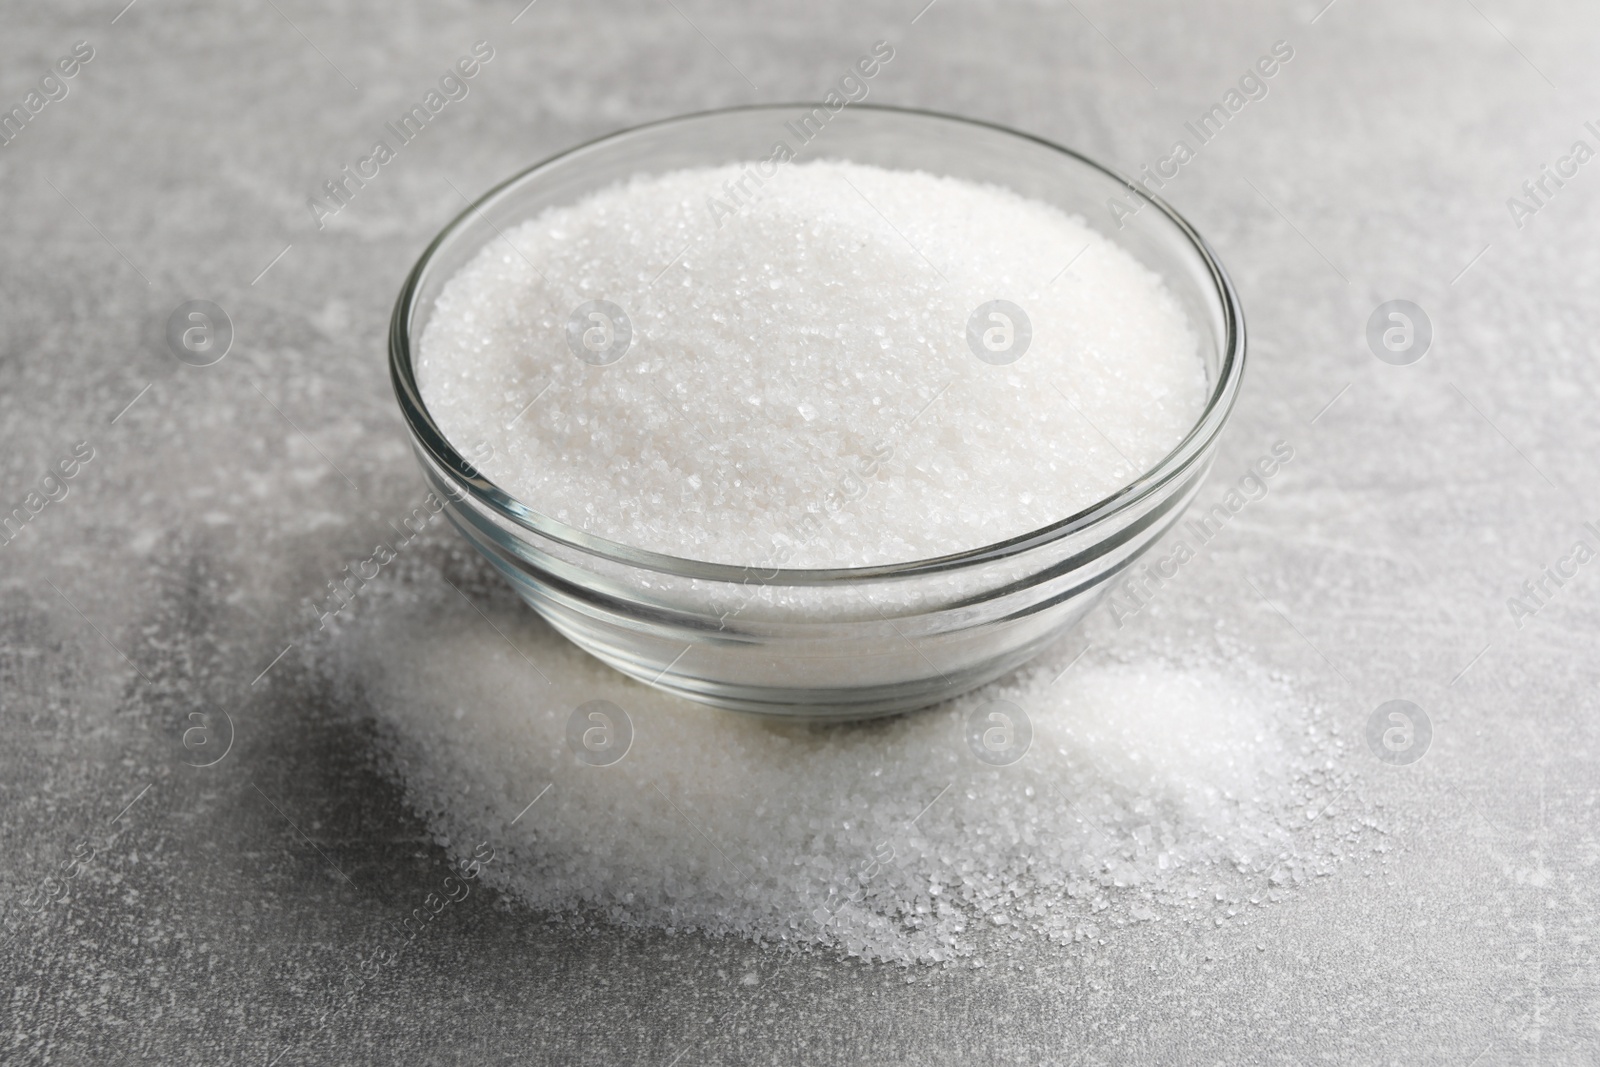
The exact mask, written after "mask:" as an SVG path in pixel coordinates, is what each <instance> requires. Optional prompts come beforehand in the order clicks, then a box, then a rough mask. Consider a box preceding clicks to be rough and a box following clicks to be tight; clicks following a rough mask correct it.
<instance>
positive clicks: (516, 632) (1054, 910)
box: [330, 561, 1374, 963]
mask: <svg viewBox="0 0 1600 1067" xmlns="http://www.w3.org/2000/svg"><path fill="white" fill-rule="evenodd" d="M414 562H415V561H414ZM408 570H413V571H414V572H415V573H413V574H411V575H409V576H404V577H402V579H401V581H400V583H399V584H398V585H396V586H394V587H392V588H391V589H389V590H386V591H384V592H383V593H381V594H378V595H377V596H375V597H374V598H373V600H372V601H371V602H370V603H368V604H367V605H365V606H364V612H365V613H364V614H363V615H361V616H359V617H358V618H356V619H355V620H353V621H352V622H350V623H348V624H343V623H342V624H341V626H340V628H339V630H338V631H337V637H336V639H335V641H334V642H333V644H332V645H331V647H330V655H332V657H333V662H332V663H331V664H330V676H332V677H336V678H339V679H345V680H352V679H358V680H359V684H360V686H361V687H362V695H363V702H364V703H365V705H366V706H368V707H370V708H372V709H374V714H376V715H377V716H378V719H379V721H380V723H381V724H382V732H383V734H384V736H385V737H386V738H387V739H388V743H389V745H390V746H392V747H391V748H390V751H392V753H393V755H394V765H395V767H396V768H397V769H398V773H399V775H400V777H401V779H402V780H403V783H404V788H405V790H406V794H407V797H408V801H409V803H410V804H411V805H412V806H413V807H414V809H415V810H417V811H418V812H419V813H421V814H422V816H423V817H424V818H425V819H426V821H427V823H428V825H429V827H430V829H431V830H432V831H433V832H434V834H435V835H436V837H437V839H438V840H439V841H440V842H441V843H442V844H443V845H444V846H445V847H446V849H447V850H448V851H449V852H450V853H451V854H452V855H453V856H465V855H467V854H470V853H471V851H472V849H473V847H474V845H475V844H476V843H477V842H480V841H488V842H490V843H492V845H493V846H494V847H495V848H496V849H497V851H498V853H499V858H497V860H496V862H495V863H494V864H493V865H492V867H491V868H488V869H486V874H485V877H486V878H487V879H488V880H489V881H490V882H491V883H492V884H494V885H496V886H498V888H499V889H501V890H502V891H503V892H504V893H505V894H506V895H507V896H508V897H509V898H511V899H515V900H518V901H520V902H522V903H523V904H525V905H527V906H529V907H531V908H533V909H536V910H538V911H540V912H545V913H550V914H553V915H556V916H561V917H564V918H565V920H566V921H570V922H576V923H580V924H584V923H607V924H616V925H621V926H632V927H644V928H656V929H665V930H668V931H674V932H679V931H694V932H700V933H704V934H711V935H728V934H733V935H738V936H742V937H746V938H750V939H754V940H757V941H760V942H764V943H770V944H778V945H789V946H795V947H812V948H821V949H825V950H829V951H837V952H840V953H844V954H849V955H855V956H861V957H864V958H867V959H870V960H884V961H897V962H901V963H913V962H921V963H932V962H943V961H953V960H958V959H963V958H969V957H970V958H973V959H976V958H977V957H975V956H974V953H976V952H979V951H981V950H982V948H983V946H984V945H985V944H991V943H992V939H993V938H995V937H1000V938H1015V939H1020V938H1044V939H1048V940H1050V941H1054V942H1074V941H1084V940H1095V939H1102V938H1105V937H1107V936H1110V935H1111V934H1112V932H1113V931H1114V929H1115V928H1116V927H1119V926H1122V925H1125V924H1128V923H1136V922H1150V921H1179V922H1204V923H1208V924H1210V923H1237V922H1246V921H1249V918H1250V914H1251V913H1252V912H1253V909H1254V908H1256V907H1264V906H1267V905H1268V904H1269V903H1270V902H1271V901H1273V900H1276V899H1278V898H1279V897H1280V896H1281V895H1282V894H1283V893H1285V892H1288V891H1290V890H1292V889H1293V888H1294V887H1295V886H1297V885H1298V884H1300V883H1302V882H1304V881H1305V880H1306V879H1307V878H1308V877H1311V876H1314V875H1317V874H1320V873H1325V872H1326V871H1328V870H1329V869H1331V867H1332V866H1333V865H1334V864H1335V863H1336V862H1337V861H1338V860H1339V859H1340V858H1342V857H1343V856H1346V855H1350V854H1351V853H1353V852H1355V851H1358V850H1362V849H1366V848H1369V847H1371V842H1370V839H1369V835H1370V834H1371V831H1372V827H1373V825H1374V823H1373V821H1372V818H1371V816H1370V814H1369V813H1367V812H1365V811H1364V810H1363V809H1362V807H1361V805H1360V804H1359V803H1358V801H1357V800H1356V795H1357V791H1356V790H1353V789H1351V788H1350V787H1351V785H1352V782H1353V781H1354V779H1353V778H1352V776H1351V773H1350V772H1349V771H1348V770H1346V769H1344V768H1345V763H1346V761H1345V760H1344V759H1343V751H1344V742H1343V741H1342V740H1341V739H1340V738H1339V737H1338V736H1337V733H1336V731H1334V730H1333V729H1332V728H1331V727H1330V725H1329V723H1328V721H1327V720H1325V719H1324V718H1323V717H1322V715H1321V713H1320V712H1319V711H1318V709H1317V708H1315V707H1311V706H1307V705H1306V704H1305V703H1304V702H1303V701H1302V700H1300V699H1298V698H1297V697H1296V696H1295V694H1294V693H1293V692H1292V691H1290V690H1289V689H1288V688H1287V687H1286V686H1285V685H1284V684H1283V683H1282V682H1281V681H1278V680H1275V679H1273V678H1271V677H1267V676H1265V675H1264V674H1263V673H1262V672H1260V671H1259V670H1257V669H1255V668H1253V667H1251V666H1250V665H1249V663H1248V661H1247V660H1244V659H1242V658H1238V657H1228V658H1226V659H1224V658H1220V657H1219V658H1216V659H1215V660H1197V661H1195V662H1189V663H1176V662H1171V661H1167V660H1163V659H1159V658H1157V659H1147V660H1143V661H1140V662H1137V663H1120V662H1114V661H1108V660H1105V659H1098V660H1097V659H1096V658H1095V657H1094V656H1093V655H1091V656H1088V657H1085V658H1084V659H1083V660H1082V661H1081V662H1078V663H1077V664H1075V665H1074V666H1072V668H1071V670H1070V671H1069V672H1068V673H1067V674H1066V675H1065V676H1064V677H1062V678H1061V679H1060V680H1059V681H1053V680H1054V679H1055V678H1056V677H1057V675H1058V674H1059V673H1060V672H1061V671H1062V669H1063V668H1064V667H1066V666H1067V664H1068V663H1069V662H1070V656H1068V654H1067V649H1065V648H1061V649H1057V650H1056V651H1055V652H1052V653H1047V654H1046V655H1045V656H1044V657H1042V658H1041V660H1040V661H1038V662H1037V663H1036V664H1035V665H1033V666H1032V667H1030V668H1029V669H1028V670H1026V671H1024V672H1021V673H1019V674H1017V675H1014V676H1012V677H1010V678H1008V679H1006V680H1003V681H1002V682H999V683H995V684H992V685H990V686H987V687H985V688H984V689H982V690H979V691H978V692H976V693H973V694H970V695H969V696H967V697H965V698H963V699H961V700H958V701H955V702H953V703H952V704H950V705H946V706H942V707H939V708H935V709H932V710H929V711H925V712H921V713H917V714H913V715H907V716H903V717H900V718H896V719H893V720H889V721H880V722H876V723H868V724H860V725H854V726H844V727H840V726H828V727H822V726H804V725H775V724H772V723H770V722H767V721H764V720H758V719H755V718H751V717H746V716H741V715H738V714H734V713H729V712H721V711H716V710H713V709H709V708H704V707H700V706H697V705H693V704H690V703H686V702H683V701H680V700H677V699H675V698H672V697H669V696H666V695H664V694H661V693H658V692H656V691H653V690H650V689H648V688H645V687H643V686H641V685H639V684H637V683H634V682H631V681H629V680H628V679H626V678H623V677H622V676H620V675H618V674H616V673H615V672H613V671H611V670H610V669H609V668H606V667H604V666H603V665H601V664H599V663H598V662H597V661H595V660H593V659H591V658H590V657H588V656H587V655H585V654H584V653H582V652H581V651H579V650H578V649H576V648H575V647H574V646H572V645H570V644H569V643H567V642H566V641H565V640H564V639H562V638H560V637H559V636H557V635H556V634H554V632H553V631H551V630H549V628H548V627H546V626H545V625H544V624H543V623H542V622H541V621H540V620H539V619H538V618H537V617H536V616H535V615H534V614H533V613H532V612H530V611H527V610H526V609H524V608H522V607H521V606H520V605H518V604H516V603H515V602H513V601H512V599H511V598H510V596H509V595H508V594H504V593H503V591H499V592H498V595H495V596H494V597H493V599H492V600H491V601H490V602H488V603H484V602H483V597H482V593H481V591H480V592H475V593H474V595H473V599H474V600H476V601H478V602H480V603H481V604H483V606H484V608H485V610H486V611H487V612H488V613H489V614H488V617H489V620H490V621H492V622H493V624H494V627H496V628H498V630H499V631H500V632H499V633H498V634H497V633H496V630H495V629H491V628H490V627H489V626H488V625H486V624H485V619H484V618H482V617H479V616H478V615H477V614H476V613H475V612H474V611H473V610H472V609H471V608H470V607H469V606H467V605H466V604H465V603H463V602H462V601H461V600H460V598H458V597H457V596H456V594H455V592H454V591H452V590H451V589H450V588H449V587H448V586H445V585H444V584H443V583H442V582H441V581H439V579H438V573H437V571H435V570H433V568H432V565H431V564H419V565H415V566H412V567H408ZM440 589H442V590H443V593H442V594H440V593H439V592H438V590H440ZM535 664H536V665H537V668H536V667H535ZM541 673H542V675H543V677H541ZM997 698H1003V699H1007V700H1010V701H1012V702H1014V703H1015V704H1016V705H1018V706H1019V707H1021V708H1022V709H1024V711H1025V713H1026V715H1027V716H1028V718H1029V720H1030V721H1031V724H1032V727H1033V730H1034V738H1033V743H1032V747H1031V748H1030V749H1029V750H1028V752H1027V754H1026V755H1024V756H1023V757H1022V759H1021V760H1020V761H1019V762H1017V763H1015V764H1013V765H1010V766H1004V767H990V766H986V765H985V764H983V763H981V762H979V761H978V760H977V759H976V758H975V757H974V756H973V755H972V752H971V750H970V749H969V748H968V746H967V744H966V741H965V735H964V726H965V722H966V719H967V716H968V715H969V714H970V713H971V711H972V709H974V708H976V707H978V706H980V705H984V704H986V703H987V702H989V701H992V700H995V699H997ZM440 700H444V701H445V703H443V704H441V703H440ZM593 700H609V701H611V702H613V703H615V704H616V705H617V706H619V707H621V708H622V709H624V710H625V711H626V712H627V715H628V718H629V719H630V720H631V723H632V728H633V733H634V736H633V741H632V745H631V747H630V748H629V750H628V752H627V754H626V756H625V757H623V758H622V760H621V761H620V762H617V763H615V764H614V765H611V766H604V767H599V766H589V765H586V764H583V763H580V762H579V761H578V760H577V758H576V757H575V755H574V750H573V749H571V748H570V747H569V743H568V740H567V733H568V720H569V718H570V717H571V715H572V713H573V710H574V709H575V708H577V707H578V706H579V705H581V704H585V703H587V702H589V701H593ZM530 803H531V805H532V806H531V807H530V806H529V805H530Z"/></svg>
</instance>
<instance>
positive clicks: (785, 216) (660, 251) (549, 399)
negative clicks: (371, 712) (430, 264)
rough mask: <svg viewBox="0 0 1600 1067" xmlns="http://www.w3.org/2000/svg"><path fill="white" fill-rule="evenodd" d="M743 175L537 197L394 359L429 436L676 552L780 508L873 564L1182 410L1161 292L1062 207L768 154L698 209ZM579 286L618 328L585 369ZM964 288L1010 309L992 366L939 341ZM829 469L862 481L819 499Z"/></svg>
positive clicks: (972, 533)
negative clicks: (818, 522) (757, 175)
mask: <svg viewBox="0 0 1600 1067" xmlns="http://www.w3.org/2000/svg"><path fill="white" fill-rule="evenodd" d="M744 169H745V168H744V167H742V166H738V165H730V166H726V167H718V168H706V169H697V170H685V171H678V172H674V173H670V174H664V175H659V176H650V177H639V178H636V179H634V180H632V181H630V182H627V183H624V184H620V185H616V186H612V187H610V188H607V189H603V190H601V191H599V192H597V193H594V194H592V195H590V196H588V197H587V198H585V199H583V200H581V201H579V202H578V203H576V204H573V205H571V206H568V207H563V208H558V209H551V210H549V211H546V212H545V213H544V214H542V215H540V216H539V217H538V218H535V219H533V220H531V221H528V222H526V223H524V224H523V225H521V226H518V227H515V228H511V229H509V230H507V231H506V232H505V234H504V239H496V240H494V241H492V242H491V243H490V244H488V245H487V246H486V247H485V248H484V249H483V250H482V252H481V253H480V254H479V255H478V256H477V257H476V258H475V259H474V260H472V261H471V262H470V263H468V265H467V266H466V267H464V268H463V269H462V270H461V271H460V273H459V274H457V275H456V276H455V277H454V278H453V279H451V280H450V281H449V282H448V283H447V284H446V286H445V287H444V289H443V292H442V294H441V296H440V297H439V299H438V302H437V305H436V307H435V309H434V312H433V314H432V316H431V318H430V320H429V321H428V323H427V325H426V328H425V330H424V332H423V336H422V342H421V349H420V355H419V359H418V365H417V370H418V378H419V382H420V385H421V388H422V390H423V395H424V397H425V398H426V401H427V404H428V406H429V409H430V410H431V411H432V413H433V414H434V417H435V418H436V419H437V421H438V422H439V425H440V427H441V428H442V429H443V430H444V432H445V434H446V436H448V437H449V438H450V439H451V440H453V441H455V442H458V443H460V444H462V445H463V446H467V445H471V446H473V447H474V448H476V447H477V446H478V444H479V443H480V442H486V443H487V444H489V445H491V446H493V458H492V459H490V460H488V461H486V462H484V463H483V464H482V469H483V471H484V473H485V474H486V475H487V476H488V477H489V478H491V479H492V480H494V481H495V482H497V483H498V484H499V485H501V486H502V487H503V488H505V489H506V490H507V491H508V492H510V493H511V494H512V495H513V496H515V497H516V498H517V499H519V500H521V501H523V502H524V503H526V504H527V505H528V506H530V507H532V508H533V509H535V510H537V511H540V512H543V513H544V514H547V515H551V516H553V517H555V518H557V519H560V520H561V521H563V522H567V523H569V524H572V525H575V526H578V527H581V528H583V529H585V530H587V531H589V532H591V533H595V534H599V535H601V536H604V537H608V538H611V539H613V540H616V541H621V542H623V543H626V544H630V545H635V546H639V547H645V548H651V549H655V550H658V551H664V552H670V553H673V554H676V555H680V556H688V557H692V558H698V559H706V560H713V561H717V562H725V563H740V564H742V563H759V562H764V561H768V560H770V559H772V558H774V556H775V554H776V552H777V549H778V546H779V545H781V544H784V539H785V537H786V535H787V533H788V532H789V531H793V530H796V529H803V528H805V523H804V521H803V517H804V516H807V515H810V516H814V517H824V516H825V517H827V518H828V519H829V520H830V522H829V524H828V525H827V526H826V534H825V535H824V536H820V537H815V538H813V539H812V540H811V541H810V543H807V544H805V545H803V546H801V547H799V549H798V551H794V552H793V554H792V555H789V556H788V557H787V558H788V563H789V565H790V566H829V565H836V566H847V565H865V564H873V563H885V562H893V561H899V560H907V559H918V558H925V557H929V556H935V555H941V554H944V553H948V552H954V551H959V550H962V549H967V548H975V547H978V546H981V545H986V544H992V543H994V542H996V541H999V540H1003V539H1005V538H1007V537H1010V536H1014V535H1016V534H1020V533H1024V532H1027V531H1028V530H1032V529H1037V528H1038V527H1041V526H1044V525H1047V524H1049V523H1051V522H1054V521H1056V520H1058V519H1061V518H1064V517H1066V516H1067V515H1070V514H1073V513H1074V512H1076V511H1079V510H1081V509H1082V508H1084V507H1086V506H1088V505H1090V504H1092V503H1094V502H1096V501H1098V500H1100V499H1103V498H1104V497H1106V496H1107V495H1109V494H1110V493H1112V492H1114V491H1115V490H1116V489H1118V488H1120V487H1121V486H1123V485H1125V484H1127V483H1128V482H1129V481H1131V480H1132V479H1133V477H1134V476H1135V475H1136V474H1138V473H1141V472H1143V471H1144V470H1147V469H1148V468H1149V467H1151V466H1152V465H1154V464H1155V463H1156V462H1157V461H1158V460H1159V459H1160V458H1161V457H1162V456H1164V455H1165V454H1166V453H1167V452H1168V451H1170V450H1171V449H1172V448H1173V447H1174V446H1175V445H1176V444H1177V443H1178V441H1179V440H1181V439H1182V437H1183V436H1184V435H1185V434H1186V433H1187V432H1188V430H1189V429H1190V427H1191V426H1192V425H1193V423H1194V421H1195V419H1196V418H1197V417H1198V415H1199V412H1200V410H1201V409H1202V407H1203V406H1204V400H1205V393H1206V375H1205V369H1204V366H1203V363H1202V361H1201V359H1200V356H1199V350H1198V346H1197V340H1196V337H1195V334H1194V332H1193V330H1192V329H1191V328H1190V325H1189V323H1188V320H1187V318H1186V317H1185V315H1184V313H1183V311H1182V309H1181V308H1180V307H1179V305H1178V303H1177V302H1176V300H1175V299H1174V298H1173V297H1172V296H1171V294H1170V293H1169V292H1168V291H1167V290H1166V288H1165V287H1164V286H1163V284H1162V282H1161V280H1160V279H1159V278H1158V277H1157V276H1156V275H1155V274H1154V273H1152V272H1151V271H1149V270H1148V269H1146V268H1145V267H1143V266H1142V265H1141V264H1139V263H1138V262H1136V261H1135V260H1134V259H1133V257H1132V256H1130V255H1129V254H1128V253H1127V252H1125V251H1123V250H1122V249H1120V248H1119V247H1117V246H1116V245H1115V244H1113V243H1112V242H1111V241H1109V240H1107V239H1106V238H1104V237H1102V236H1100V235H1099V234H1097V233H1096V232H1094V231H1093V230H1091V229H1090V228H1089V227H1088V226H1087V225H1086V224H1085V223H1084V222H1083V221H1082V220H1081V219H1077V218H1073V217H1069V216H1068V215H1066V214H1064V213H1063V212H1061V211H1060V210H1058V209H1057V208H1054V207H1052V206H1049V205H1046V204H1043V203H1040V202H1037V201H1034V200H1029V199H1026V198H1024V197H1021V196H1019V195H1017V194H1015V193H1012V192H1009V191H1007V190H1003V189H1000V188H996V187H992V186H979V185H975V184H972V183H969V182H964V181H960V180H956V179H953V178H947V177H935V176H932V175H929V174H925V173H920V172H904V171H890V170H884V169H880V168H877V167H869V166H861V165H855V164H849V163H837V162H815V163H805V164H794V165H791V166H788V167H786V168H783V169H782V170H780V171H779V172H778V174H777V176H776V177H774V178H772V179H771V180H770V181H769V182H767V184H766V185H764V186H763V187H762V188H761V191H760V194H759V196H758V197H757V199H756V200H755V202H753V203H750V204H747V205H745V206H744V207H743V208H742V209H740V210H738V211H737V213H735V214H734V215H732V216H731V217H728V216H727V215H726V214H725V213H723V212H721V211H718V212H715V213H714V212H713V211H712V210H711V209H710V207H709V206H708V205H709V204H710V202H711V201H713V200H715V201H716V202H717V203H720V204H727V203H728V194H727V193H726V191H725V189H724V186H725V185H726V183H728V182H730V181H737V180H738V179H739V178H740V177H741V176H742V174H743V172H744ZM719 221H720V222H721V225H720V226H719V225H718V223H719ZM1069 265H1070V266H1069ZM591 300H603V301H609V302H611V303H613V304H615V305H617V306H618V307H620V308H622V310H623V311H624V313H625V314H626V315H627V317H628V319H629V321H630V323H631V328H632V340H631V343H630V344H629V346H628V348H627V350H626V354H625V355H624V356H623V357H622V358H621V359H620V361H618V362H615V363H613V364H610V365H605V366H597V365H593V364H591V363H589V362H586V361H585V360H583V359H580V358H578V357H577V356H576V355H574V353H573V351H571V350H570V349H569V347H568V322H569V319H571V318H572V316H573V313H574V311H575V310H576V309H577V308H578V307H579V305H581V304H583V303H584V302H586V301H591ZM993 300H1006V301H1010V302H1011V303H1013V304H1015V305H1017V306H1019V307H1021V308H1022V309H1023V311H1024V313H1025V314H1026V316H1027V318H1028V321H1029V324H1030V325H1031V329H1032V339H1031V342H1029V344H1028V346H1027V348H1026V351H1025V352H1024V354H1023V355H1022V356H1021V357H1020V358H1018V359H1017V360H1016V361H1015V362H1012V363H1010V364H1008V365H993V364H992V363H990V362H985V361H983V360H980V359H979V358H978V357H977V356H976V355H975V354H974V352H973V351H972V350H971V348H970V347H969V344H968V340H967V329H968V323H969V319H971V318H972V316H973V314H974V312H975V311H976V310H977V309H978V308H979V307H980V305H984V304H986V303H988V302H990V301H993ZM983 321H984V322H985V323H991V322H995V321H997V320H991V319H988V318H984V320H983ZM602 336H603V337H610V336H615V335H614V334H609V335H602ZM996 337H997V338H999V337H1003V335H996ZM1012 343H1015V337H1014V334H1013V342H1012ZM885 454H889V455H891V457H892V458H890V459H888V461H887V462H883V461H882V457H883V456H884V455H885ZM856 478H861V479H863V480H865V481H866V482H867V483H868V484H867V492H868V495H867V496H865V497H864V498H863V499H862V500H860V501H858V502H856V503H855V504H854V505H853V506H851V507H849V508H842V509H836V508H833V507H832V506H831V504H830V501H831V500H833V499H835V498H836V497H837V495H838V487H839V486H840V484H841V483H842V482H843V483H845V484H850V480H851V479H856ZM851 495H852V496H855V495H857V494H856V493H855V492H854V489H852V493H851ZM789 547H790V548H791V549H792V548H793V546H789Z"/></svg>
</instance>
